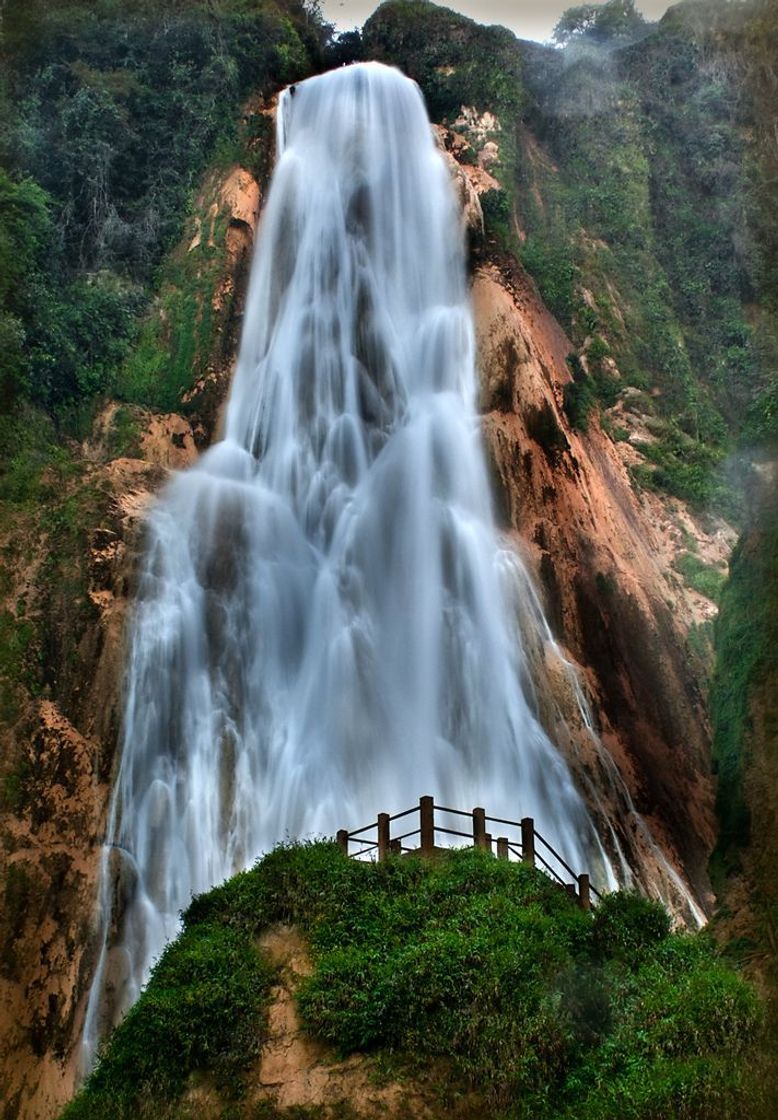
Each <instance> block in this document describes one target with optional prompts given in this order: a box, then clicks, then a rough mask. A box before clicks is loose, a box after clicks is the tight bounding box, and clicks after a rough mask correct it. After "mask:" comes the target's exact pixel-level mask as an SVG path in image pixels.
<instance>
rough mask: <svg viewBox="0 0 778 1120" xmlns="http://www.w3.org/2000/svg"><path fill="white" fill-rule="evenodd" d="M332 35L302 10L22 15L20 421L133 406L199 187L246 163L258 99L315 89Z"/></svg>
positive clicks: (26, 9) (178, 7)
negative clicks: (124, 403)
mask: <svg viewBox="0 0 778 1120" xmlns="http://www.w3.org/2000/svg"><path fill="white" fill-rule="evenodd" d="M323 35H324V28H323V25H322V23H321V20H320V18H319V17H318V15H317V14H316V5H311V4H304V3H302V2H300V0H254V2H252V3H243V2H242V0H223V2H220V3H219V4H210V3H206V2H205V0H202V2H200V0H193V2H191V3H186V4H182V3H179V2H177V0H166V2H163V3H162V4H161V5H160V4H156V3H154V4H152V3H149V2H148V0H132V2H131V3H118V2H117V0H100V2H99V3H94V4H85V3H83V2H80V0H69V2H68V3H64V4H57V5H50V4H46V3H43V2H42V0H31V2H29V3H21V2H16V0H14V2H9V3H8V4H6V5H5V7H4V11H3V25H2V39H1V40H0V60H1V61H2V65H3V68H4V70H5V75H4V85H3V91H2V92H3V96H2V97H0V163H2V165H3V166H4V167H5V170H4V171H0V342H1V343H2V346H1V347H0V393H1V394H2V400H3V403H5V405H6V407H9V406H10V405H11V404H12V403H13V401H14V400H15V399H17V398H19V397H22V398H24V399H26V400H30V401H33V402H35V403H36V404H38V405H40V406H42V407H43V408H45V409H46V410H48V411H50V412H56V413H61V410H62V409H63V407H65V406H68V405H72V404H73V403H74V402H75V403H82V402H83V401H85V400H88V399H89V398H91V397H93V396H94V395H95V394H100V393H106V392H114V391H115V390H116V388H117V386H116V370H117V368H118V367H119V366H120V365H121V364H122V362H123V360H124V358H125V357H126V356H127V355H128V353H129V352H130V349H131V347H132V343H133V338H134V333H135V323H136V320H137V317H138V314H139V312H140V311H141V310H142V308H143V306H144V305H145V304H146V303H147V302H148V299H149V296H150V294H151V291H152V290H153V288H154V287H155V283H156V282H155V276H154V269H155V267H156V266H157V265H158V263H159V261H160V259H161V257H162V254H163V253H164V251H165V250H166V249H168V248H169V247H170V245H171V244H172V243H173V241H174V240H175V239H176V238H177V237H178V236H179V235H180V232H181V228H182V222H183V219H184V216H185V214H186V211H187V208H188V205H189V200H190V196H191V193H192V190H193V188H194V186H195V184H196V183H197V181H198V179H199V178H200V177H201V176H202V174H203V171H204V170H205V167H206V166H207V164H208V162H209V161H213V160H214V159H217V160H218V159H222V160H227V161H229V158H230V156H231V155H232V156H234V153H235V152H237V151H239V150H240V149H239V147H238V137H239V127H238V108H239V105H240V103H241V101H242V100H243V99H244V98H245V97H247V96H248V94H253V95H267V94H269V93H270V92H272V91H273V90H274V89H276V88H278V87H279V86H280V85H283V84H285V83H287V82H289V81H293V80H295V79H297V78H300V77H303V76H306V75H307V74H308V73H310V72H311V70H312V69H313V68H314V67H315V65H316V64H317V61H318V59H319V56H320V51H321V46H322V39H323ZM174 364H175V363H174ZM154 372H155V371H154V370H151V371H149V377H151V375H152V374H153V373H154Z"/></svg>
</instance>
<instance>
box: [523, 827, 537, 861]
mask: <svg viewBox="0 0 778 1120" xmlns="http://www.w3.org/2000/svg"><path fill="white" fill-rule="evenodd" d="M521 858H522V859H523V860H524V862H525V863H529V864H531V866H532V867H534V866H535V822H534V820H533V819H532V817H523V818H522V822H521Z"/></svg>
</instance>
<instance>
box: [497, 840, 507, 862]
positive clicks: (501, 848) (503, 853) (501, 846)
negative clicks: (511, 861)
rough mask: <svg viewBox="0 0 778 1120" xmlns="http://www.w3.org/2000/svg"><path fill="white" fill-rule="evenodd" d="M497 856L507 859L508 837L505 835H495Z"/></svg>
mask: <svg viewBox="0 0 778 1120" xmlns="http://www.w3.org/2000/svg"><path fill="white" fill-rule="evenodd" d="M497 858H498V859H507V858H508V837H507V836H498V837H497Z"/></svg>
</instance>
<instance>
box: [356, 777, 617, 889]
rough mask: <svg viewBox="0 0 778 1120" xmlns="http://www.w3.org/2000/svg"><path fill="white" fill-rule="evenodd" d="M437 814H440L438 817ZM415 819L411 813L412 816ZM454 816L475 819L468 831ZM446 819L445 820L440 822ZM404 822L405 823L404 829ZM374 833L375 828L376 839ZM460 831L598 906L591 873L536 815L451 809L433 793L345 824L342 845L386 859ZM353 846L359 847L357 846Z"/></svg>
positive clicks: (429, 851) (421, 850)
mask: <svg viewBox="0 0 778 1120" xmlns="http://www.w3.org/2000/svg"><path fill="white" fill-rule="evenodd" d="M436 814H437V815H438V817H437V819H436ZM414 816H418V822H419V823H418V827H417V828H414V829H410V830H406V831H404V832H402V831H401V832H400V834H399V835H394V836H393V835H392V833H393V831H395V832H396V829H393V828H392V825H394V824H396V822H397V821H405V822H407V823H408V824H410V823H412V818H413V817H414ZM409 818H411V819H410V820H409ZM451 818H456V820H455V822H454V823H460V822H462V821H463V818H464V819H465V820H467V821H468V822H469V827H468V829H467V831H462V829H460V828H451V827H448V825H449V824H450V823H452V822H451ZM441 820H442V821H445V823H439V822H440V821H441ZM489 825H498V826H499V827H500V829H501V831H502V830H504V833H503V835H499V836H497V838H496V841H495V839H494V838H493V833H492V832H490V831H488V830H487V826H489ZM404 827H405V825H402V826H401V828H404ZM370 833H375V837H376V838H375V840H373V839H371V837H370V835H369V834H370ZM438 834H440V835H443V836H459V837H463V838H464V839H466V840H468V841H470V842H471V843H472V844H473V845H474V847H476V848H481V849H482V850H484V851H488V852H491V851H493V850H494V849H495V847H496V853H497V858H498V859H510V858H511V856H515V857H516V859H520V860H522V861H523V862H524V863H529V864H531V865H532V866H533V867H539V868H541V869H542V870H543V871H544V872H545V873H546V874H547V875H548V876H549V877H550V878H551V879H553V881H554V882H555V883H557V884H558V885H559V886H560V887H563V888H564V889H565V890H566V891H567V893H568V894H569V895H570V896H571V898H574V899H575V900H576V901H577V903H578V905H579V906H580V907H581V909H582V910H589V909H590V908H591V905H592V896H594V897H595V898H597V899H600V898H601V897H602V895H601V894H600V892H599V891H598V890H597V889H596V888H595V887H593V886H592V884H591V882H590V881H589V875H588V874H587V873H586V872H576V871H574V870H573V868H572V867H571V866H570V864H569V863H567V861H566V860H565V859H564V858H563V857H562V856H561V855H560V854H559V852H557V851H556V849H555V848H553V847H552V846H551V844H549V842H548V841H547V840H545V839H544V838H543V837H542V836H541V835H540V833H539V832H538V831H537V829H536V828H535V822H534V820H533V819H532V817H524V818H523V819H522V820H520V821H508V820H505V819H503V818H502V817H490V816H488V815H487V813H486V811H485V810H484V809H481V808H477V809H473V810H472V811H471V812H469V813H467V812H464V811H463V810H462V809H449V808H447V807H446V806H445V805H436V804H435V801H434V799H433V798H432V797H422V798H420V800H419V804H418V805H414V807H413V808H412V809H406V810H405V811H404V812H402V813H395V814H394V815H393V816H390V815H389V813H379V814H378V819H377V820H376V821H375V822H373V823H372V824H367V825H365V827H364V828H357V829H355V830H354V831H353V832H349V831H348V830H347V829H345V828H342V829H340V831H339V832H338V844H339V845H340V847H341V849H342V851H343V852H344V853H345V855H347V856H351V857H352V858H354V859H356V858H358V857H359V856H365V855H372V856H377V858H378V859H379V860H384V859H386V858H387V857H388V856H390V855H402V854H403V853H406V854H407V853H411V852H414V853H417V854H419V855H424V856H431V855H435V854H436V853H439V852H443V851H445V849H444V848H442V847H437V846H436V844H435V838H436V836H437V835H438ZM415 837H418V844H417V845H416V846H415V847H411V846H409V845H408V843H406V842H407V841H410V840H413V838H415ZM353 847H356V848H357V850H356V851H354V850H353Z"/></svg>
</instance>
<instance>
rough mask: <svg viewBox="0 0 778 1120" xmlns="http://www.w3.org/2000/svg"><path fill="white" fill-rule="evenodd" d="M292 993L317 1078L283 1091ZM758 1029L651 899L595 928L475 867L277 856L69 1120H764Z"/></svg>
mask: <svg viewBox="0 0 778 1120" xmlns="http://www.w3.org/2000/svg"><path fill="white" fill-rule="evenodd" d="M279 924H280V928H279ZM290 927H291V928H290ZM295 931H296V932H295ZM301 937H302V941H301ZM308 954H310V963H307V964H306V963H305V962H306V957H307V956H308ZM290 962H291V963H290ZM295 962H296V969H295V968H292V967H291V966H292V964H294V963H295ZM279 966H281V968H283V967H284V966H285V967H286V970H287V971H286V977H285V978H284V976H283V975H282V974H281V972H280V968H279ZM290 969H291V978H290ZM295 971H296V975H295ZM290 986H291V990H292V991H293V993H294V995H295V996H296V999H297V1004H298V1006H299V1013H300V1015H301V1018H302V1023H303V1026H304V1030H305V1035H304V1036H303V1038H304V1039H305V1038H307V1039H309V1040H310V1041H309V1042H308V1043H305V1042H303V1043H302V1044H301V1045H299V1046H298V1049H297V1050H295V1051H294V1055H298V1054H299V1055H300V1057H299V1058H298V1061H300V1060H301V1059H302V1060H303V1061H304V1059H305V1056H306V1054H307V1055H308V1060H309V1061H310V1048H315V1047H316V1044H317V1043H318V1044H319V1049H318V1054H317V1058H318V1061H317V1062H314V1063H312V1064H311V1065H309V1066H306V1065H303V1068H302V1070H301V1069H300V1068H296V1067H295V1061H294V1057H293V1056H292V1055H291V1054H289V1053H288V1054H287V1061H286V1065H285V1067H284V1068H283V1077H282V1078H281V1079H280V1084H279V1083H278V1079H277V1076H276V1077H274V1074H273V1072H272V1070H271V1065H272V1064H273V1063H276V1062H278V1060H279V1053H278V1051H279V1044H280V1046H281V1048H282V1049H283V1046H284V1039H286V1046H287V1048H289V1047H291V1046H294V1045H295V1044H294V1043H292V1042H290V1040H289V1037H288V1033H287V1034H286V1035H285V1034H281V1035H280V1037H279V1032H280V1031H282V1030H283V1031H287V1032H288V1022H289V1020H288V1014H289V1013H288V1012H283V1013H282V1015H279V1012H280V1011H281V1008H280V1007H279V1000H282V1001H283V1000H284V999H285V998H288V996H286V997H285V996H284V990H285V989H286V990H287V992H288V991H289V988H290ZM759 1020H760V1012H759V1008H758V1004H757V1002H756V1000H755V997H754V994H753V992H752V991H751V990H750V989H749V987H748V986H747V985H746V984H745V983H744V982H743V981H742V980H740V979H738V978H737V977H736V975H735V974H734V973H732V972H730V971H729V970H728V969H727V968H726V967H725V966H724V965H723V964H721V963H720V962H719V961H718V960H717V959H716V955H715V952H714V951H713V948H712V944H711V942H710V941H709V939H708V938H707V937H706V936H705V935H704V934H697V935H691V934H685V933H676V934H670V933H669V922H668V918H667V915H666V913H665V912H664V911H663V910H662V908H661V907H660V906H657V905H656V904H655V903H650V902H647V901H645V900H643V899H641V898H638V897H636V896H630V895H619V894H614V895H611V896H609V897H608V899H606V901H604V902H603V903H602V904H601V906H600V907H599V908H598V909H597V910H596V911H595V912H594V916H593V917H592V916H591V915H590V914H585V913H584V912H583V911H581V910H579V909H577V908H576V907H575V906H574V905H573V904H571V902H570V900H569V899H568V897H567V896H566V894H565V893H564V892H563V891H561V890H560V889H559V888H558V887H557V886H555V885H554V884H553V883H552V882H551V881H550V880H549V879H547V878H546V876H545V875H544V874H543V873H542V872H540V871H536V870H534V869H532V868H527V867H524V866H521V865H516V864H509V863H505V862H501V861H499V860H495V859H494V858H493V857H492V856H490V855H488V854H484V853H478V852H475V851H467V850H465V851H462V852H459V853H454V854H450V855H447V856H446V857H444V858H442V859H440V860H437V861H426V862H425V861H423V860H420V859H418V858H406V857H399V858H392V859H389V860H388V861H387V862H385V863H382V864H373V863H361V862H359V861H357V860H347V859H346V858H345V857H344V856H343V855H342V854H341V852H340V851H339V849H337V848H336V847H335V846H334V845H329V844H314V845H309V846H304V847H287V848H280V849H278V850H276V851H275V852H274V853H272V854H271V855H270V856H267V857H266V858H265V859H264V860H263V861H262V862H261V863H260V864H258V865H257V867H255V868H254V869H253V870H252V871H248V872H245V873H244V874H243V875H240V876H238V877H237V878H236V879H233V880H232V881H230V882H229V883H227V884H225V885H224V886H223V887H220V888H217V889H216V890H215V891H213V892H211V893H210V894H208V895H204V896H200V897H199V898H196V899H195V900H194V902H193V903H192V906H191V907H190V909H189V911H188V912H187V914H186V915H185V917H184V932H183V933H182V935H181V937H180V938H179V939H178V940H177V941H176V942H175V943H174V944H173V945H171V946H170V948H169V949H168V950H167V951H166V952H165V954H164V956H163V957H162V959H161V960H160V962H159V964H158V965H157V967H156V969H155V972H154V976H153V978H152V980H151V982H150V984H149V987H148V989H147V991H146V993H145V994H144V996H143V997H142V998H141V1000H140V1002H139V1003H138V1004H136V1006H135V1007H134V1008H133V1010H132V1011H131V1012H130V1014H129V1015H128V1016H127V1018H126V1019H125V1021H124V1022H123V1023H122V1025H121V1026H120V1027H119V1028H118V1030H117V1031H116V1034H115V1035H114V1037H113V1040H112V1042H111V1044H110V1046H109V1048H108V1049H107V1050H106V1052H105V1054H104V1056H103V1059H102V1061H101V1063H100V1065H99V1066H98V1069H97V1071H96V1072H95V1074H94V1075H93V1077H92V1079H91V1080H90V1082H89V1083H88V1085H87V1087H86V1089H85V1090H84V1091H83V1092H82V1093H81V1095H80V1096H79V1097H78V1098H77V1099H76V1101H75V1102H74V1103H73V1104H71V1105H70V1106H69V1107H68V1108H67V1109H66V1110H65V1112H64V1114H63V1120H82V1118H83V1120H106V1118H107V1117H108V1116H111V1117H116V1120H120V1118H122V1117H125V1116H126V1117H129V1116H144V1117H149V1118H152V1117H154V1118H156V1117H170V1118H172V1117H185V1116H191V1115H194V1114H197V1115H199V1116H206V1117H214V1118H215V1117H226V1116H232V1117H243V1116H246V1117H249V1116H251V1117H260V1116H261V1117H268V1118H275V1117H280V1116H306V1117H311V1118H313V1117H328V1116H332V1117H334V1116H343V1115H349V1116H354V1117H355V1118H356V1117H368V1116H378V1115H390V1116H397V1117H400V1116H408V1115H413V1116H419V1117H422V1116H424V1117H429V1118H430V1120H433V1118H435V1117H438V1116H441V1117H442V1116H455V1117H461V1118H463V1120H464V1118H465V1117H470V1116H472V1117H475V1116H483V1115H485V1114H488V1115H492V1116H497V1115H500V1116H506V1117H507V1116H511V1117H523V1116H527V1117H529V1116H536V1117H555V1118H560V1117H568V1116H569V1117H572V1116H576V1117H585V1118H586V1120H594V1118H602V1120H605V1118H606V1117H612V1116H614V1115H615V1114H618V1115H619V1116H622V1117H625V1118H626V1120H638V1118H640V1120H647V1118H649V1117H660V1116H668V1115H672V1116H674V1117H678V1118H679V1120H681V1118H683V1117H724V1116H731V1115H735V1114H736V1113H737V1111H738V1110H746V1113H747V1114H748V1115H750V1116H758V1115H759V1114H760V1110H761V1108H762V1107H764V1105H763V1104H760V1102H759V1099H758V1097H759V1090H758V1087H757V1086H756V1085H755V1083H754V1076H755V1073H756V1071H757V1069H758V1068H759V1058H758V1039H759ZM282 1024H283V1026H282ZM314 1053H316V1050H315V1049H314ZM356 1055H359V1057H358V1058H355V1057H354V1056H356ZM349 1058H351V1064H350V1067H348V1068H349V1070H350V1072H348V1071H347V1070H346V1069H345V1068H344V1067H343V1065H342V1064H341V1063H343V1062H344V1061H346V1062H348V1060H349ZM316 1070H318V1071H319V1075H318V1077H317V1076H316ZM323 1070H327V1073H324V1072H323ZM332 1081H334V1082H335V1086H336V1090H337V1089H339V1090H340V1091H342V1092H344V1094H345V1096H346V1102H345V1103H344V1102H343V1101H337V1100H336V1099H335V1100H333V1097H332V1091H331V1090H332V1086H331V1084H330V1085H328V1082H332ZM365 1083H367V1088H366V1087H365ZM306 1085H307V1090H306ZM356 1087H359V1088H360V1089H361V1092H359V1093H356V1092H354V1090H355V1089H356ZM290 1089H291V1092H290ZM279 1096H280V1097H281V1101H282V1103H281V1104H279ZM614 1110H616V1111H615V1112H614ZM766 1115H767V1113H766V1112H765V1116H766Z"/></svg>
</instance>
